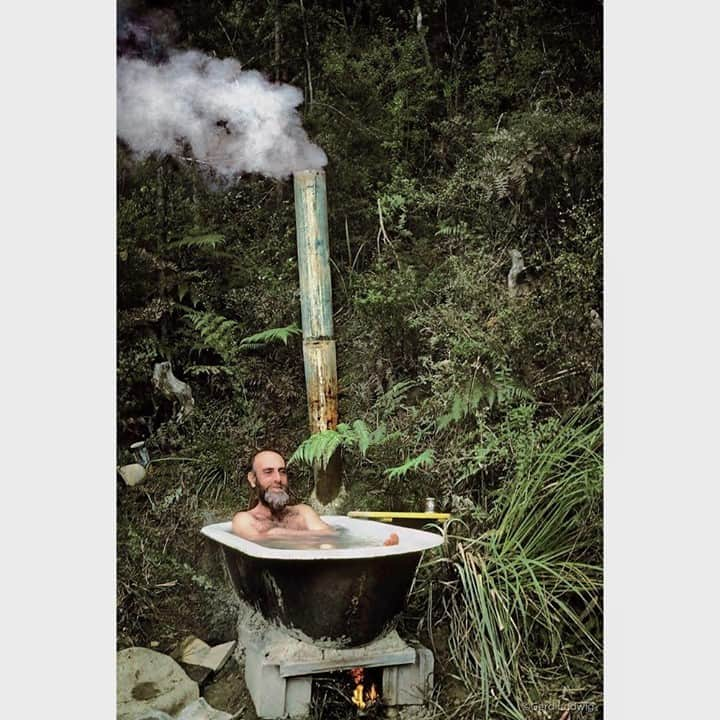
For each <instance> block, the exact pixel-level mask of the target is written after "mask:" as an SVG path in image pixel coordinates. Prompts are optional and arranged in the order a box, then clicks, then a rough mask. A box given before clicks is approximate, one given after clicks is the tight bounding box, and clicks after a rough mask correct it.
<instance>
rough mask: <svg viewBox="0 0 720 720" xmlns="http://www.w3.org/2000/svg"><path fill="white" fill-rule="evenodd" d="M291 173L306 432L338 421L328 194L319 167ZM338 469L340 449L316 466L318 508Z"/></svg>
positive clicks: (336, 485) (333, 493) (336, 491)
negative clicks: (330, 457)
mask: <svg viewBox="0 0 720 720" xmlns="http://www.w3.org/2000/svg"><path fill="white" fill-rule="evenodd" d="M293 177H294V187H295V221H296V234H297V249H298V273H299V276H300V311H301V316H302V330H303V359H304V363H305V387H306V390H307V401H308V416H309V422H310V432H311V433H316V432H321V431H322V430H327V429H328V428H330V429H332V428H335V427H337V424H338V381H337V364H336V359H335V340H334V339H333V317H332V316H333V313H332V283H331V280H330V244H329V241H328V221H327V194H326V188H325V173H324V172H323V171H322V170H302V171H298V172H296V173H294V176H293ZM341 470H342V468H341V465H340V455H339V453H336V454H335V456H334V457H333V459H332V460H331V462H330V463H329V465H328V467H327V468H326V469H325V470H322V469H320V468H315V488H314V490H313V496H312V497H311V503H312V504H315V505H316V509H318V508H328V507H329V506H330V504H331V503H333V501H336V500H338V498H339V496H340V495H341V493H342V491H343V487H342V476H341ZM313 501H315V502H313Z"/></svg>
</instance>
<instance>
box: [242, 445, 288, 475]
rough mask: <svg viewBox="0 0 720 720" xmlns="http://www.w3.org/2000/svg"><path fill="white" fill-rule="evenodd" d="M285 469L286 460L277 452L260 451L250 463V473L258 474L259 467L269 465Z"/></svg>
mask: <svg viewBox="0 0 720 720" xmlns="http://www.w3.org/2000/svg"><path fill="white" fill-rule="evenodd" d="M268 464H269V465H271V466H273V465H274V466H276V467H280V466H282V467H283V468H284V467H285V459H284V458H283V456H282V455H281V454H280V453H279V452H275V450H260V451H259V452H256V453H255V454H254V455H253V457H252V460H251V461H250V471H251V472H254V473H257V471H258V468H259V467H266V466H267V465H268Z"/></svg>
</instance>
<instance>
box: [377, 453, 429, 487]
mask: <svg viewBox="0 0 720 720" xmlns="http://www.w3.org/2000/svg"><path fill="white" fill-rule="evenodd" d="M434 455H435V454H434V452H433V449H432V448H428V449H427V450H423V452H421V453H420V454H419V455H417V456H416V457H414V458H410V459H409V460H406V461H405V462H404V463H403V464H402V465H398V466H397V467H392V468H388V469H387V470H386V471H385V474H386V475H387V476H388V479H390V480H394V479H395V478H398V477H402V476H403V475H406V474H407V473H408V472H409V471H410V470H413V469H415V468H417V467H430V466H431V465H432V464H433V463H434V462H435V457H434Z"/></svg>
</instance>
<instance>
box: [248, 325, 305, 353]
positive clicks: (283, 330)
mask: <svg viewBox="0 0 720 720" xmlns="http://www.w3.org/2000/svg"><path fill="white" fill-rule="evenodd" d="M300 334H302V330H301V329H300V328H299V327H298V324H297V323H292V324H291V325H287V326H286V327H280V328H269V329H268V330H263V331H262V332H259V333H255V334H254V335H248V337H246V338H243V339H242V340H241V341H240V346H241V347H244V348H255V347H260V346H261V345H267V344H268V343H271V342H282V343H284V344H285V345H287V343H288V339H289V338H290V337H291V336H293V335H300Z"/></svg>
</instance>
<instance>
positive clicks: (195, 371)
mask: <svg viewBox="0 0 720 720" xmlns="http://www.w3.org/2000/svg"><path fill="white" fill-rule="evenodd" d="M185 374H186V375H195V376H197V375H208V376H210V375H216V376H217V375H232V374H233V371H232V369H231V368H229V367H227V366H225V365H191V366H190V367H187V368H185Z"/></svg>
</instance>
